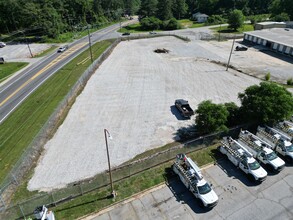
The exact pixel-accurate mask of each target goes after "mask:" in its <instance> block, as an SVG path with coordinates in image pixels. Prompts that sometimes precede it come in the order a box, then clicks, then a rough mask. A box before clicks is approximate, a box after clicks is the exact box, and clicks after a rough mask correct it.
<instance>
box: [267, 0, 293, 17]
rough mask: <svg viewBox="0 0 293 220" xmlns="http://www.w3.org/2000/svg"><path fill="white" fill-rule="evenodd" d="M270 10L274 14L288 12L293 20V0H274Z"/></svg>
mask: <svg viewBox="0 0 293 220" xmlns="http://www.w3.org/2000/svg"><path fill="white" fill-rule="evenodd" d="M269 10H270V12H271V13H272V15H273V16H276V15H279V14H281V13H287V14H288V15H289V17H290V19H291V20H293V1H292V0H273V1H272V3H271V5H270V7H269Z"/></svg>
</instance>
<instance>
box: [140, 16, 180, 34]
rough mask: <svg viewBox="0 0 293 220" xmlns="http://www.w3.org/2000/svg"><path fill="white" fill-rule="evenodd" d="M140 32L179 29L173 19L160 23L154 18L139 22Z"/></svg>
mask: <svg viewBox="0 0 293 220" xmlns="http://www.w3.org/2000/svg"><path fill="white" fill-rule="evenodd" d="M140 24H141V28H142V30H145V31H152V30H158V29H162V30H176V29H180V28H181V26H180V23H179V22H178V21H177V20H176V19H175V18H171V19H170V20H165V21H162V20H160V19H158V18H156V17H146V18H143V19H141V21H140Z"/></svg>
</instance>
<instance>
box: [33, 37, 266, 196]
mask: <svg viewBox="0 0 293 220" xmlns="http://www.w3.org/2000/svg"><path fill="white" fill-rule="evenodd" d="M206 44H207V42H204V43H202V42H200V41H198V42H191V43H186V42H183V41H181V40H179V39H177V38H173V37H164V38H153V39H143V40H133V41H125V42H121V43H120V44H119V45H118V46H117V47H116V48H115V50H114V51H113V53H112V54H111V55H110V57H109V58H108V59H107V60H106V61H105V62H104V63H103V64H102V65H101V66H100V68H99V69H98V70H97V71H96V73H95V74H94V75H93V76H92V78H91V79H90V80H89V82H88V84H87V86H86V87H85V89H84V91H83V92H82V93H81V94H80V95H79V97H78V98H77V100H76V102H75V104H74V105H73V106H72V109H71V110H70V112H69V114H68V116H67V118H66V119H65V121H64V123H63V124H62V125H61V126H60V127H59V129H58V131H57V132H56V134H55V136H54V137H53V138H52V139H51V140H50V141H49V142H48V143H47V144H46V146H45V151H44V153H43V156H42V157H41V159H40V161H39V164H38V166H37V167H36V169H35V173H34V176H33V177H32V179H31V180H30V181H29V184H28V189H29V190H43V191H47V190H51V189H54V188H61V187H64V186H66V185H67V184H68V183H71V182H74V181H78V180H82V179H84V178H88V177H92V176H94V175H95V174H97V173H99V172H102V171H104V170H107V167H108V164H107V157H106V148H105V139H104V132H103V130H104V128H106V129H108V130H109V132H110V133H111V135H112V136H113V140H109V141H108V143H109V151H110V157H111V165H112V166H117V165H119V164H121V163H123V162H125V161H127V160H129V159H131V158H133V157H134V156H135V155H137V154H139V153H142V152H144V151H146V150H148V149H152V148H155V147H159V146H162V145H165V144H167V143H170V142H172V141H174V139H176V131H177V129H179V128H180V127H183V126H188V125H190V124H192V123H194V118H192V119H191V120H178V118H177V114H178V112H177V111H176V110H175V109H174V106H173V105H174V100H175V99H178V98H184V99H187V100H189V102H190V104H191V106H192V107H193V108H194V109H196V108H197V105H198V104H199V103H200V102H201V101H203V100H207V99H210V100H212V101H213V102H215V103H224V102H231V101H232V102H236V103H238V104H239V100H238V99H237V94H238V93H239V92H242V91H243V90H244V89H245V88H247V87H248V86H250V85H253V84H258V83H259V82H260V81H259V80H258V79H256V78H254V77H250V76H248V75H245V74H241V73H239V72H236V71H234V70H231V69H230V70H229V71H225V69H226V68H225V67H224V66H221V65H217V64H214V63H211V62H210V60H209V59H207V58H206V57H205V56H208V54H209V53H210V52H209V50H207V49H205V48H206ZM157 48H166V49H168V50H170V52H169V53H168V54H157V53H154V52H153V50H155V49H157ZM200 51H201V52H202V54H201V55H200V54H198V55H200V56H196V53H199V52H200ZM210 56H211V57H213V58H215V59H221V56H217V55H216V54H213V53H212V54H210Z"/></svg>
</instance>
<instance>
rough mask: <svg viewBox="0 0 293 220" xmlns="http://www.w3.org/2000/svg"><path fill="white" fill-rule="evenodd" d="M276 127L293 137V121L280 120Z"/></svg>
mask: <svg viewBox="0 0 293 220" xmlns="http://www.w3.org/2000/svg"><path fill="white" fill-rule="evenodd" d="M275 128H276V129H278V130H280V131H281V132H284V133H285V134H286V135H288V136H290V137H291V138H293V123H292V122H290V121H282V122H279V123H278V124H277V125H276V126H275Z"/></svg>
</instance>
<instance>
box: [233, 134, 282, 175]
mask: <svg viewBox="0 0 293 220" xmlns="http://www.w3.org/2000/svg"><path fill="white" fill-rule="evenodd" d="M238 142H239V143H240V144H241V145H242V146H244V147H245V148H246V149H247V150H248V151H249V152H250V153H251V154H252V155H253V157H254V158H255V159H257V160H258V161H259V162H260V163H262V164H264V165H266V166H267V167H268V168H269V169H270V170H272V171H275V172H280V171H281V170H282V169H284V167H285V162H284V161H283V160H282V159H281V158H279V157H278V156H277V155H276V153H275V152H274V151H273V150H272V149H271V148H272V147H271V146H269V144H268V143H266V142H265V141H263V140H262V139H261V138H259V137H257V136H256V135H254V134H252V133H250V132H249V131H247V130H245V131H240V133H239V139H238Z"/></svg>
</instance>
